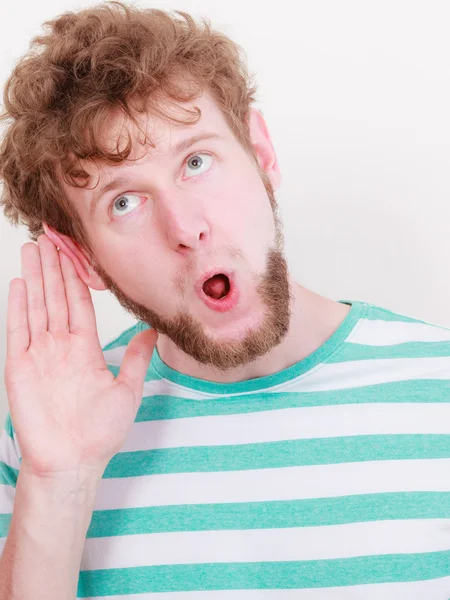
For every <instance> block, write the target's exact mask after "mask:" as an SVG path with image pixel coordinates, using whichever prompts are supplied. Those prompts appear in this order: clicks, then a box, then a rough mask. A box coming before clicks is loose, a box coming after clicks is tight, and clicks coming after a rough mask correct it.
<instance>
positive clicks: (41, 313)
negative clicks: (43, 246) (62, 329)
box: [21, 242, 47, 341]
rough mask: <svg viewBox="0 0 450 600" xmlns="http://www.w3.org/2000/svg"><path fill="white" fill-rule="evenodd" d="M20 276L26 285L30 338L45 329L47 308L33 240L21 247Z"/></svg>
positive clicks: (40, 270) (38, 257)
mask: <svg viewBox="0 0 450 600" xmlns="http://www.w3.org/2000/svg"><path fill="white" fill-rule="evenodd" d="M21 256H22V278H23V279H24V280H25V283H26V287H27V311H28V325H29V331H30V340H31V341H32V340H33V338H34V337H36V336H37V335H39V334H40V333H43V332H45V331H47V308H46V306H45V298H44V283H43V279H42V265H41V257H40V252H39V248H38V247H37V245H36V244H33V242H28V243H27V244H24V245H23V246H22V248H21Z"/></svg>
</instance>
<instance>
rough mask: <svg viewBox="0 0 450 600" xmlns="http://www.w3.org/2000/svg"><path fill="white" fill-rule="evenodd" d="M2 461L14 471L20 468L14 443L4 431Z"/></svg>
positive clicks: (1, 443)
mask: <svg viewBox="0 0 450 600" xmlns="http://www.w3.org/2000/svg"><path fill="white" fill-rule="evenodd" d="M0 461H2V462H4V463H5V464H7V465H8V466H9V467H12V468H13V469H17V470H19V468H20V463H19V458H18V456H17V450H16V447H15V445H14V441H13V440H12V439H11V438H10V437H9V435H8V434H7V433H6V431H3V432H2V434H1V435H0Z"/></svg>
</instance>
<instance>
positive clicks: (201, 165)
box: [185, 153, 212, 177]
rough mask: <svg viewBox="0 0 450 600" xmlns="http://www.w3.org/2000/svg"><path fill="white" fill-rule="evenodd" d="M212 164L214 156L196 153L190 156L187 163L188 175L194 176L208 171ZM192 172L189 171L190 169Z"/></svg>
mask: <svg viewBox="0 0 450 600" xmlns="http://www.w3.org/2000/svg"><path fill="white" fill-rule="evenodd" d="M211 165H212V156H210V155H209V154H204V153H199V154H194V155H193V156H191V157H190V158H189V160H188V161H187V163H186V171H185V173H186V175H187V177H193V176H195V175H200V174H201V173H204V172H205V171H207V170H208V169H209V168H210V167H211ZM188 170H189V171H190V172H189V171H188Z"/></svg>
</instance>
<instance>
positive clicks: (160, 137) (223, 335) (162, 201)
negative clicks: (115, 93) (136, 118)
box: [66, 94, 290, 370]
mask: <svg viewBox="0 0 450 600" xmlns="http://www.w3.org/2000/svg"><path fill="white" fill-rule="evenodd" d="M194 105H195V106H198V107H199V108H200V110H201V118H200V119H199V121H198V122H197V123H195V124H188V125H179V124H176V125H175V124H173V123H170V122H168V121H166V120H163V119H159V118H156V117H152V116H148V115H146V117H145V119H143V120H142V122H141V124H142V127H144V128H145V130H146V131H147V132H148V135H149V138H150V140H152V142H153V143H154V144H155V148H153V147H152V146H150V145H145V146H143V145H139V144H137V145H136V146H135V149H134V151H133V152H132V155H131V156H130V157H129V160H127V161H126V162H124V163H122V164H120V165H114V166H110V165H101V166H100V167H99V171H96V170H95V171H94V170H93V169H91V170H90V172H91V173H92V186H90V189H81V188H75V187H67V186H66V190H67V193H68V196H69V198H70V199H71V201H72V202H73V203H74V205H75V206H76V208H77V211H78V212H79V214H80V216H81V219H82V222H83V224H84V227H85V230H86V233H87V235H88V237H89V239H90V240H91V244H92V247H93V252H94V256H95V265H94V267H95V269H96V271H97V272H98V273H99V274H100V276H101V277H102V279H103V281H104V283H105V285H106V286H107V287H108V288H109V289H110V290H111V291H112V292H113V293H114V295H115V296H116V297H117V299H118V300H119V302H120V303H121V304H122V305H123V306H124V307H125V308H126V309H127V310H128V311H130V312H131V313H132V314H134V316H136V317H137V318H138V319H140V320H143V321H144V322H146V323H148V324H149V325H151V326H152V327H154V328H155V329H157V330H158V331H159V332H160V333H162V334H166V335H167V336H168V337H169V338H170V339H171V340H172V341H173V342H174V343H175V344H176V345H177V346H178V347H180V348H181V349H182V350H183V351H184V352H186V353H188V354H190V355H192V356H193V357H194V358H195V359H196V360H198V361H199V362H201V363H205V364H211V365H214V366H216V367H218V368H219V369H223V370H224V369H228V368H232V367H236V366H239V365H241V364H245V363H248V362H249V361H251V360H254V359H255V358H257V357H258V356H261V355H263V354H265V353H266V352H268V351H269V350H270V349H271V348H273V347H274V346H275V345H276V344H278V343H280V341H281V340H282V338H283V337H284V335H285V334H286V332H287V329H288V325H289V313H290V308H289V304H290V302H289V284H288V273H287V267H286V263H285V260H284V258H283V254H282V249H281V232H280V229H279V225H278V223H277V220H276V219H275V217H274V207H275V198H274V197H273V189H272V185H271V183H270V179H269V177H264V179H265V181H263V178H262V177H261V173H260V171H259V170H258V168H257V166H256V164H255V162H254V161H253V160H252V158H251V157H250V156H249V155H248V154H247V153H246V152H245V150H244V149H243V147H242V146H241V145H240V143H239V142H238V141H237V140H236V138H235V137H234V136H233V134H232V132H231V129H230V128H229V126H228V124H227V122H226V121H225V118H224V117H223V115H222V113H221V112H220V110H219V109H218V107H217V106H216V104H215V103H214V102H213V100H212V98H211V96H210V95H209V94H204V95H203V96H202V97H201V98H199V99H197V100H196V101H195V102H192V103H187V105H186V106H188V107H189V108H192V107H193V106H194ZM179 116H181V117H185V115H183V114H182V113H181V112H180V115H179ZM120 125H121V123H120V122H119V121H116V122H114V123H113V125H112V128H111V130H110V132H109V136H110V138H109V139H110V140H111V143H112V144H113V145H114V144H115V142H116V140H117V134H118V132H119V130H120ZM254 127H256V125H254ZM130 131H131V130H130ZM256 135H259V134H258V133H257V132H256ZM193 136H196V137H197V136H204V139H198V140H197V141H194V143H193V144H192V145H189V146H187V144H185V146H184V148H182V149H181V148H178V150H177V146H179V144H181V143H182V142H185V141H186V140H188V139H191V138H193ZM207 136H208V137H207ZM191 141H192V139H191ZM269 145H270V143H269ZM97 181H98V185H97V186H96V187H95V188H94V189H92V188H93V186H94V185H95V184H96V183H97ZM114 181H117V183H116V184H115V185H114V187H112V184H113V182H114ZM105 186H108V188H109V189H106V190H105V191H104V192H101V190H102V188H104V187H105ZM94 200H95V202H94Z"/></svg>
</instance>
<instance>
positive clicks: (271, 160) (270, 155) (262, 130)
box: [249, 108, 281, 190]
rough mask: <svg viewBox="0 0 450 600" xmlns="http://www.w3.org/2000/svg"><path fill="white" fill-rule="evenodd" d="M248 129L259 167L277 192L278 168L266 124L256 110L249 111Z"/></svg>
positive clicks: (278, 181) (278, 184) (279, 179)
mask: <svg viewBox="0 0 450 600" xmlns="http://www.w3.org/2000/svg"><path fill="white" fill-rule="evenodd" d="M249 129H250V138H251V140H252V144H253V148H254V150H255V153H256V156H257V158H258V162H259V166H260V167H261V169H262V170H263V171H265V172H266V174H267V175H268V177H269V179H270V182H271V184H272V187H273V189H274V190H277V189H278V188H279V187H280V184H281V173H280V167H279V165H278V161H277V157H276V154H275V150H274V147H273V144H272V140H271V138H270V133H269V128H268V127H267V123H266V122H265V120H264V117H263V116H262V114H261V113H260V112H259V110H256V108H251V109H250V115H249Z"/></svg>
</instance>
